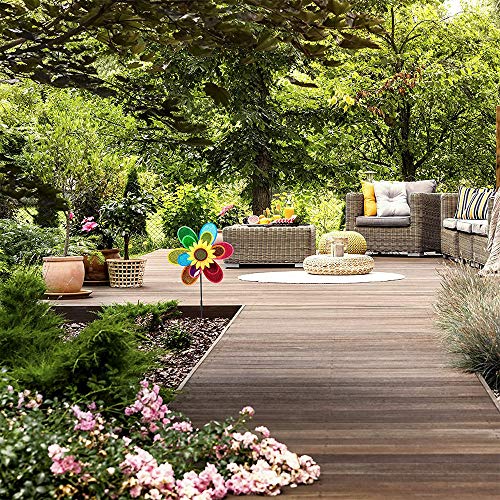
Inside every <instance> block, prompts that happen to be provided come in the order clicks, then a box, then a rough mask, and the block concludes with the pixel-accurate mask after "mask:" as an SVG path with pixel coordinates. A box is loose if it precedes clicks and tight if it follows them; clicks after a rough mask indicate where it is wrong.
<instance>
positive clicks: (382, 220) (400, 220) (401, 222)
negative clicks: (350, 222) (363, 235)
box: [356, 215, 411, 227]
mask: <svg viewBox="0 0 500 500" xmlns="http://www.w3.org/2000/svg"><path fill="white" fill-rule="evenodd" d="M410 223H411V218H410V216H409V215H408V216H393V217H365V216H359V217H356V226H360V227H362V226H364V227H408V226H409V225H410Z"/></svg>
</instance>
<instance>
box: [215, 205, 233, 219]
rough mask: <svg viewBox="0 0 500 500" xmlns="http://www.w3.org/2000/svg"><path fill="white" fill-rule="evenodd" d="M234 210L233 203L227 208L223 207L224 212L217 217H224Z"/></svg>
mask: <svg viewBox="0 0 500 500" xmlns="http://www.w3.org/2000/svg"><path fill="white" fill-rule="evenodd" d="M233 208H234V203H231V204H230V205H226V206H225V207H222V210H221V211H220V212H219V214H218V215H217V217H222V216H223V215H226V214H227V213H228V212H229V211H230V210H232V209H233Z"/></svg>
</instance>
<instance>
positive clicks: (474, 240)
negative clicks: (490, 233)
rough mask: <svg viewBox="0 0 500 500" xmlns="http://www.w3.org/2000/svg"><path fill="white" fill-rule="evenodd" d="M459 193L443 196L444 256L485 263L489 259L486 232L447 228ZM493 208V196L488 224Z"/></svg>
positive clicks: (442, 241) (442, 242) (442, 236)
mask: <svg viewBox="0 0 500 500" xmlns="http://www.w3.org/2000/svg"><path fill="white" fill-rule="evenodd" d="M457 204H458V193H444V194H443V195H442V196H441V251H442V253H443V256H444V257H447V258H451V259H458V260H463V261H466V262H468V263H469V264H474V265H484V264H485V263H486V261H487V260H488V256H489V252H488V250H487V248H486V247H487V244H488V237H487V235H486V234H474V233H465V232H462V231H457V230H454V229H447V228H445V227H444V225H443V221H444V220H445V219H452V218H453V217H455V211H456V209H457ZM492 208H493V197H492V198H491V199H490V200H489V202H488V225H489V222H490V219H491V211H492Z"/></svg>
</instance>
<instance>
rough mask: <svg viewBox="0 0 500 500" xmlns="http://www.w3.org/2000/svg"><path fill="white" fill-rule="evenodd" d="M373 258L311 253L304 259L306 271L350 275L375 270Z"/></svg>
mask: <svg viewBox="0 0 500 500" xmlns="http://www.w3.org/2000/svg"><path fill="white" fill-rule="evenodd" d="M373 266H374V263H373V259H372V258H371V257H370V256H369V255H352V254H350V255H346V256H344V257H332V256H331V255H311V256H310V257H307V258H306V259H305V260H304V271H305V272H306V273H309V274H328V275H334V276H350V275H354V274H368V273H370V272H371V271H373Z"/></svg>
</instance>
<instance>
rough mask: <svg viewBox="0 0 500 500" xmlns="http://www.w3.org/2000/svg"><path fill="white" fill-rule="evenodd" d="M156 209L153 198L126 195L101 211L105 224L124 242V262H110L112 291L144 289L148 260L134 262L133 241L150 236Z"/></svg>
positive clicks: (112, 260) (119, 260)
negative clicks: (150, 217)
mask: <svg viewBox="0 0 500 500" xmlns="http://www.w3.org/2000/svg"><path fill="white" fill-rule="evenodd" d="M153 208H154V203H153V198H152V196H151V195H149V194H144V195H135V194H126V195H125V197H124V198H123V199H122V200H120V201H112V202H110V203H107V204H106V205H104V206H103V207H102V208H101V220H102V221H103V224H104V225H105V226H106V227H107V228H109V230H110V232H111V234H113V236H114V237H115V238H117V237H122V238H123V253H124V255H123V259H108V260H107V261H106V262H107V265H108V272H109V281H110V285H111V286H112V287H117V288H135V287H140V286H142V283H143V279H144V270H145V267H146V259H130V254H129V249H130V239H131V238H132V237H134V236H140V235H144V234H146V224H145V221H146V218H147V215H148V213H150V212H151V210H153Z"/></svg>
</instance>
